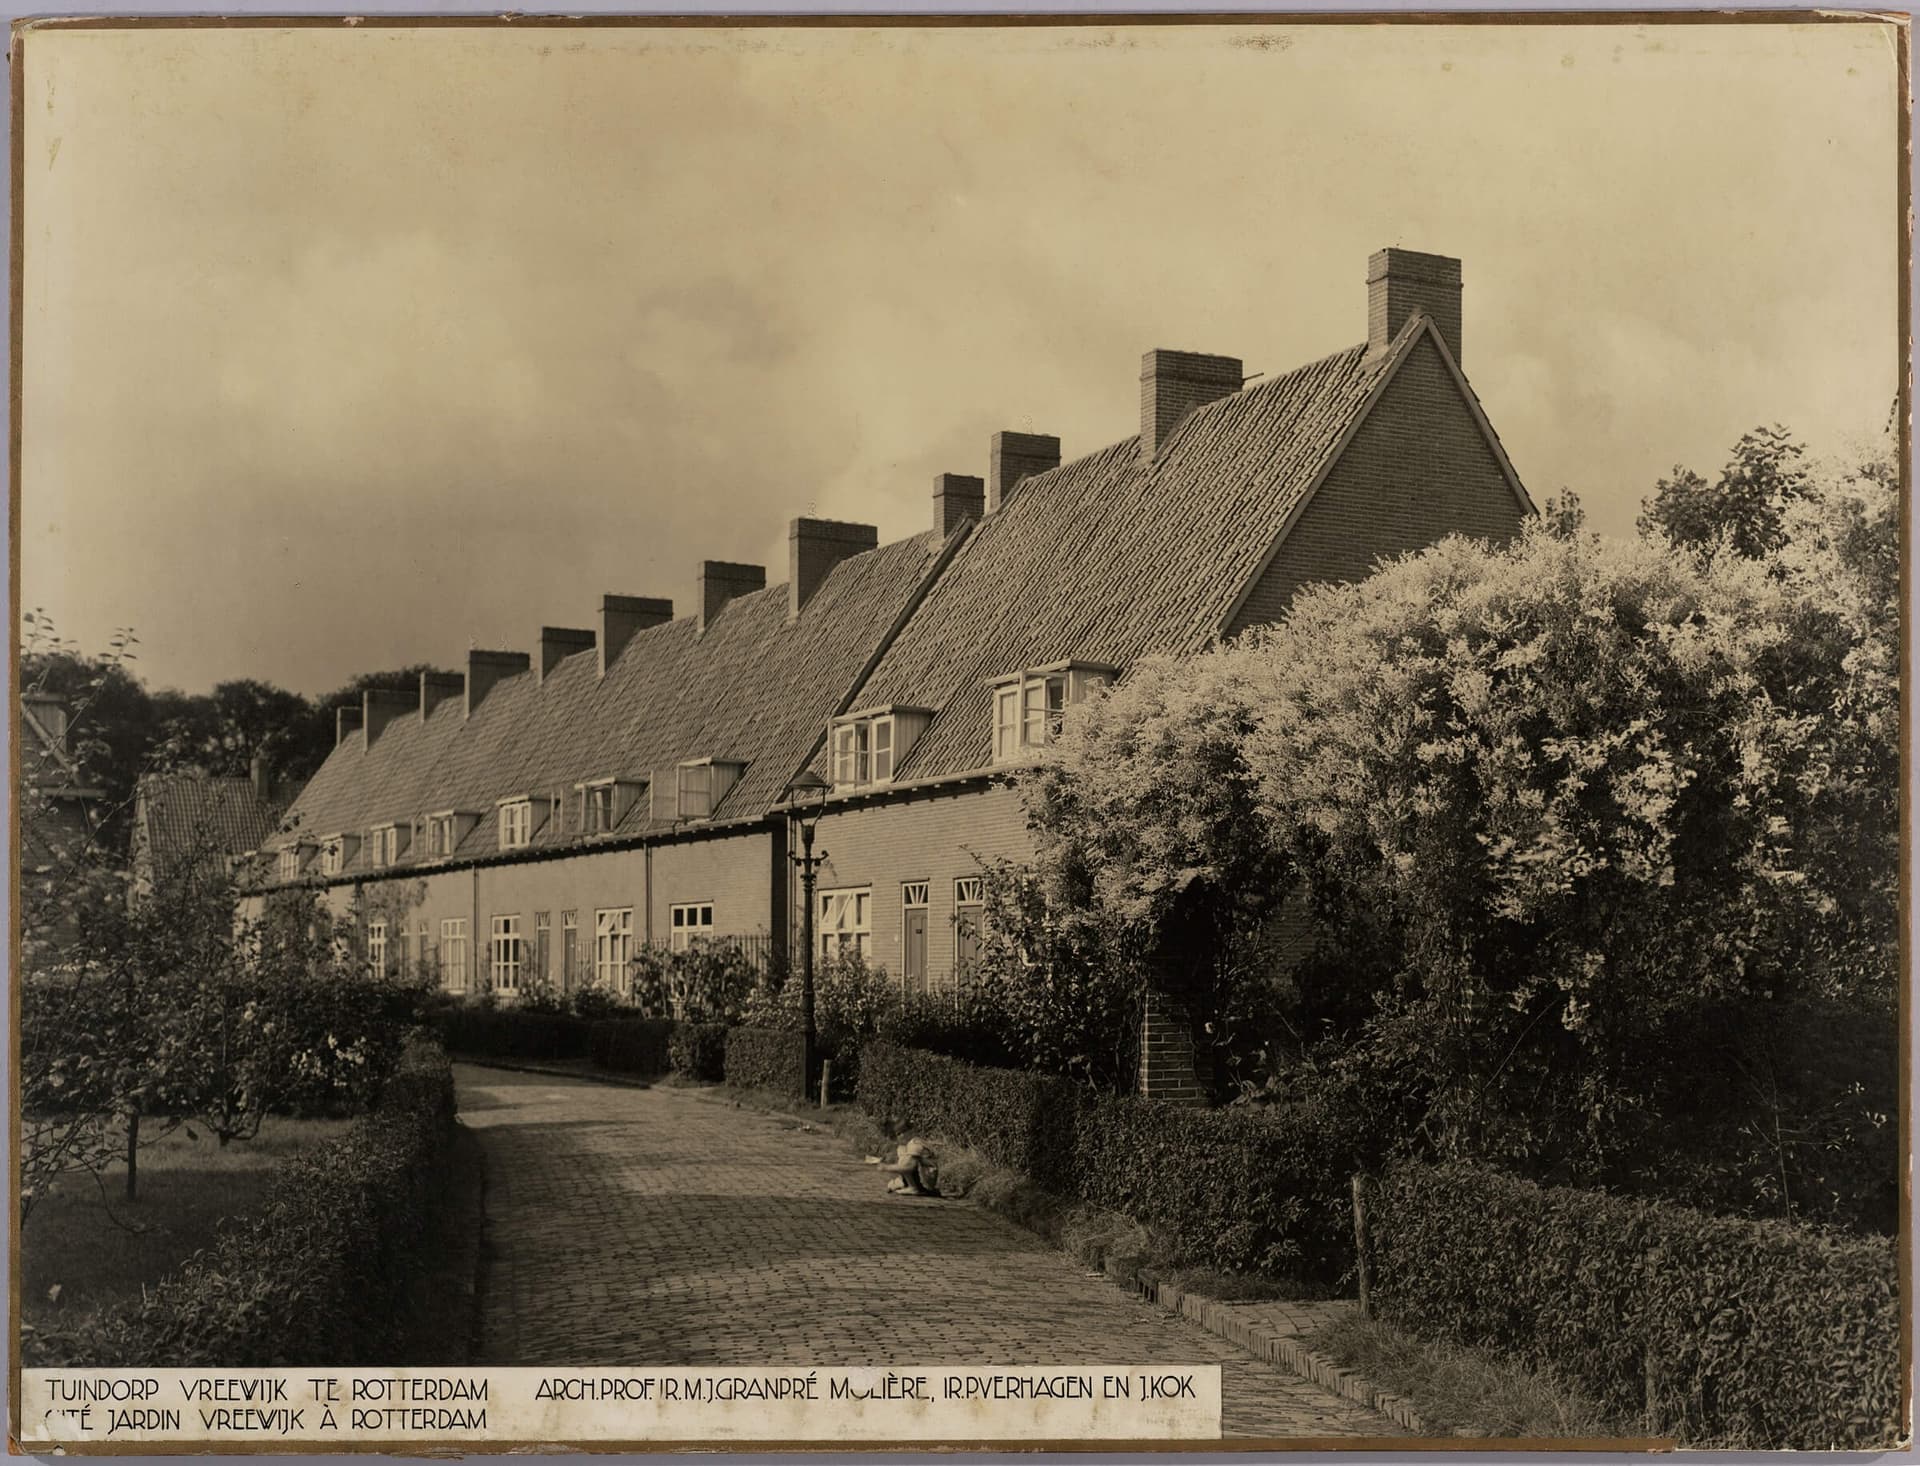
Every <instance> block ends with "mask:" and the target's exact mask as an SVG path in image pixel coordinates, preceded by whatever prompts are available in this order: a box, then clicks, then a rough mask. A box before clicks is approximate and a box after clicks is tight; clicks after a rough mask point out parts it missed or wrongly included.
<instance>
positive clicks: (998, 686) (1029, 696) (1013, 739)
mask: <svg viewBox="0 0 1920 1466" xmlns="http://www.w3.org/2000/svg"><path fill="white" fill-rule="evenodd" d="M1115 675H1116V672H1115V669H1114V668H1112V667H1103V666H1099V665H1097V664H1095V663H1092V662H1056V663H1054V664H1053V665H1052V666H1050V667H1032V668H1029V669H1028V670H1026V671H1024V672H1014V673H1010V674H1009V675H1007V676H1005V677H1002V678H1000V679H999V680H998V681H996V682H995V683H994V687H993V761H994V762H995V763H997V764H1003V763H1011V762H1013V761H1015V760H1017V759H1019V758H1022V757H1024V756H1025V755H1026V754H1027V753H1028V752H1029V751H1030V750H1032V749H1036V748H1044V747H1046V745H1047V744H1049V743H1052V742H1053V741H1054V740H1055V739H1056V738H1058V737H1059V736H1060V733H1061V730H1062V729H1063V728H1065V727H1066V721H1067V709H1068V708H1070V707H1073V706H1074V705H1075V704H1077V703H1082V702H1085V701H1086V700H1087V698H1088V697H1090V696H1092V695H1093V694H1094V693H1097V692H1100V691H1103V690H1104V689H1106V688H1107V687H1108V686H1110V685H1111V684H1112V682H1113V679H1114V677H1115Z"/></svg>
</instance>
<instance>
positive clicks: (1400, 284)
mask: <svg viewBox="0 0 1920 1466" xmlns="http://www.w3.org/2000/svg"><path fill="white" fill-rule="evenodd" d="M1415 311H1425V312H1426V313H1427V315H1428V316H1430V317H1431V318H1432V320H1433V324H1434V325H1435V326H1436V327H1438V328H1439V331H1440V338H1441V339H1442V340H1443V341H1445V342H1446V343H1447V350H1448V351H1450V352H1452V353H1453V360H1454V364H1455V365H1456V366H1457V365H1459V363H1460V359H1461V358H1460V261H1458V260H1456V259H1454V258H1453V257H1452V256H1451V255H1428V254H1421V253H1420V252H1419V251H1418V250H1413V249H1377V250H1375V251H1374V252H1373V255H1372V257H1371V258H1370V259H1369V260H1368V261H1367V349H1368V350H1369V351H1373V352H1381V351H1385V350H1386V349H1387V348H1388V347H1389V346H1391V345H1392V344H1393V338H1394V337H1396V336H1398V335H1399V334H1400V328H1401V327H1402V326H1404V325H1406V323H1407V321H1408V319H1409V318H1410V317H1411V316H1412V315H1413V313H1414V312H1415Z"/></svg>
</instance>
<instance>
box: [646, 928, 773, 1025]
mask: <svg viewBox="0 0 1920 1466" xmlns="http://www.w3.org/2000/svg"><path fill="white" fill-rule="evenodd" d="M632 977H633V981H632V986H631V989H630V991H629V995H628V1001H629V1002H630V1003H631V1004H632V1005H633V1007H634V1008H636V1009H637V1010H638V1011H639V1012H641V1013H643V1014H645V1015H646V1016H647V1017H649V1018H678V1019H681V1020H683V1021H685V1022H688V1023H737V1022H739V1021H740V1017H741V1014H742V1012H743V1011H744V1009H745V1008H746V1006H747V1002H748V998H749V996H750V995H751V993H752V992H753V989H754V985H755V983H756V982H758V981H759V979H760V974H759V971H758V969H757V968H756V967H755V965H754V963H753V961H752V959H751V958H750V957H748V956H747V955H746V953H744V952H742V951H741V950H740V949H739V948H737V947H734V946H731V945H728V944H726V943H711V942H699V943H695V944H694V945H693V946H690V947H688V948H687V949H686V950H685V951H680V952H673V951H666V950H663V949H661V948H659V947H642V948H641V949H640V950H639V951H638V952H637V953H635V954H634V958H633V968H632Z"/></svg>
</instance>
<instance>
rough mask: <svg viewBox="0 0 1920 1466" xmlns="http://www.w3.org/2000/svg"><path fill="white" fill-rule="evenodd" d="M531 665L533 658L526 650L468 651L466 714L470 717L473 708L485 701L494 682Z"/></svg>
mask: <svg viewBox="0 0 1920 1466" xmlns="http://www.w3.org/2000/svg"><path fill="white" fill-rule="evenodd" d="M532 666H533V658H532V657H531V656H530V655H529V654H528V653H526V652H482V651H470V652H468V653H467V716H468V717H469V718H471V717H472V716H473V712H474V709H475V708H477V707H479V706H480V704H481V703H482V702H484V701H486V697H487V694H488V693H489V692H491V691H493V688H494V684H495V683H497V682H499V681H500V680H501V679H502V678H506V677H513V676H517V675H518V674H519V673H521V672H525V671H528V670H529V669H531V668H532Z"/></svg>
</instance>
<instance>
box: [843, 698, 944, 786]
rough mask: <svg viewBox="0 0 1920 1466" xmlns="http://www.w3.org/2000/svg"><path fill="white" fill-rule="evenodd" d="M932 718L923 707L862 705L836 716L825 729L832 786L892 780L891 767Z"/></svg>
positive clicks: (903, 754)
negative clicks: (827, 738) (857, 708)
mask: <svg viewBox="0 0 1920 1466" xmlns="http://www.w3.org/2000/svg"><path fill="white" fill-rule="evenodd" d="M932 721H933V714H932V713H930V712H928V711H927V709H925V708H900V707H885V708H864V709H862V710H861V711H859V712H854V713H847V714H844V715H843V716H841V717H838V718H835V719H834V720H833V722H832V724H831V725H830V727H829V730H828V736H829V739H830V745H829V746H830V749H831V752H832V755H833V785H834V787H835V788H836V789H857V788H859V787H860V786H861V785H863V784H889V783H891V782H893V774H894V770H895V769H897V768H899V767H900V761H901V760H902V759H904V758H905V757H906V756H907V751H908V750H909V749H910V748H912V747H913V744H914V741H915V740H916V739H917V738H919V736H920V735H921V734H922V733H923V732H925V731H926V728H927V724H929V723H930V722H932Z"/></svg>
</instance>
